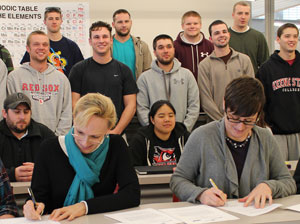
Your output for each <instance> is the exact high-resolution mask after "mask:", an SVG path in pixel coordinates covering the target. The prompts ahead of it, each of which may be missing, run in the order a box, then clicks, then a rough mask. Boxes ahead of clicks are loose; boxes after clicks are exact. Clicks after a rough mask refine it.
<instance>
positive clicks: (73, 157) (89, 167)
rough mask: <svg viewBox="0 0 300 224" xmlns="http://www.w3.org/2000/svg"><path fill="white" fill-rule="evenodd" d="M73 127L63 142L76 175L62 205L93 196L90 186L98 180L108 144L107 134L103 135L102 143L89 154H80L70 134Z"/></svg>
mask: <svg viewBox="0 0 300 224" xmlns="http://www.w3.org/2000/svg"><path fill="white" fill-rule="evenodd" d="M72 133H73V128H71V130H70V131H69V133H68V134H67V135H66V136H65V144H66V148H67V152H68V156H69V162H70V164H71V165H72V167H73V168H74V170H75V172H76V175H75V177H74V179H73V182H72V184H71V186H70V188H69V192H68V194H67V196H66V198H65V202H64V206H68V205H73V204H75V203H78V202H81V201H84V200H87V199H90V198H93V197H94V192H93V190H92V186H93V185H94V184H95V183H98V182H100V179H99V175H100V171H101V168H102V166H103V163H104V161H105V158H106V154H107V151H108V145H109V136H108V137H105V139H104V141H103V142H102V144H101V145H100V146H99V147H98V148H97V149H96V150H95V151H94V152H92V153H90V154H86V155H85V154H82V153H81V152H80V149H79V148H78V146H77V145H76V144H75V141H74V138H73V136H72Z"/></svg>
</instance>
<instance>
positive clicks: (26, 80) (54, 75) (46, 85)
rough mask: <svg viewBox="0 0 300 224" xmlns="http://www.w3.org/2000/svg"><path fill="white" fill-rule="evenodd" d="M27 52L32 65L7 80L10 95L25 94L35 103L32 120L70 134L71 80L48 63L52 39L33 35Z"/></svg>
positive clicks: (37, 33) (25, 64)
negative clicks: (50, 40)
mask: <svg viewBox="0 0 300 224" xmlns="http://www.w3.org/2000/svg"><path fill="white" fill-rule="evenodd" d="M26 45H27V46H26V49H27V52H28V54H29V55H30V62H27V63H24V64H23V65H21V67H20V68H19V69H17V70H14V71H12V72H11V73H10V74H9V76H8V78H7V90H8V93H9V94H12V93H16V92H23V93H24V94H25V95H27V96H28V97H29V98H30V99H31V102H32V118H33V119H34V120H35V121H37V122H40V123H42V124H44V125H46V126H47V127H48V128H49V129H51V130H52V131H53V132H55V134H56V135H64V134H66V133H67V132H68V131H69V129H70V128H71V125H72V98H71V87H70V83H69V80H68V78H67V77H66V76H65V75H62V74H61V72H59V71H57V70H56V69H55V68H54V67H53V66H52V65H51V64H49V63H47V57H48V54H49V48H50V47H49V38H48V37H47V35H46V34H45V33H44V32H43V31H39V30H37V31H33V32H32V33H31V34H29V36H28V38H27V43H26Z"/></svg>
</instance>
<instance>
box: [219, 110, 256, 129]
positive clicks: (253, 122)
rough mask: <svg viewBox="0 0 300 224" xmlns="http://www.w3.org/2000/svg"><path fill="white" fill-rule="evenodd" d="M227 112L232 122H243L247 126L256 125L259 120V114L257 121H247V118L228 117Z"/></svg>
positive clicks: (228, 118)
mask: <svg viewBox="0 0 300 224" xmlns="http://www.w3.org/2000/svg"><path fill="white" fill-rule="evenodd" d="M225 113H226V118H227V120H228V121H229V122H231V123H234V124H238V123H243V124H244V125H247V126H254V125H256V124H257V122H258V121H259V116H257V119H256V121H247V120H244V121H242V120H240V119H235V118H232V117H228V113H227V111H226V112H225Z"/></svg>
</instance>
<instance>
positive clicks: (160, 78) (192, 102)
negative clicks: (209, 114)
mask: <svg viewBox="0 0 300 224" xmlns="http://www.w3.org/2000/svg"><path fill="white" fill-rule="evenodd" d="M137 86H138V89H139V92H138V94H137V116H138V119H139V121H140V123H141V124H142V125H143V126H146V125H148V123H149V121H148V113H149V110H150V108H151V106H152V104H153V103H155V102H156V101H158V100H168V96H167V95H168V94H169V95H170V102H171V103H172V104H173V106H174V107H175V110H176V121H178V122H182V123H184V125H185V126H186V128H187V129H188V131H191V130H192V128H193V126H194V124H195V123H196V121H197V119H198V116H199V110H200V102H199V89H198V86H197V82H196V80H195V78H194V76H193V74H192V73H191V72H190V71H189V70H188V69H186V68H182V67H181V63H180V62H179V61H178V60H177V59H176V58H174V65H173V68H172V70H171V71H170V72H167V73H165V72H164V71H163V70H162V69H161V68H160V67H158V65H157V62H156V60H153V61H152V64H151V69H150V70H147V71H145V72H143V73H142V74H141V76H140V78H139V79H138V80H137Z"/></svg>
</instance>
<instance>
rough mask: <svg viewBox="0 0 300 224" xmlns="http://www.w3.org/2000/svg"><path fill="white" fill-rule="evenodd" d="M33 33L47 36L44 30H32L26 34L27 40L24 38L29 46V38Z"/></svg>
mask: <svg viewBox="0 0 300 224" xmlns="http://www.w3.org/2000/svg"><path fill="white" fill-rule="evenodd" d="M33 35H43V36H46V37H47V38H48V36H47V34H46V33H45V32H44V31H41V30H35V31H32V32H31V33H30V34H29V35H28V37H27V40H26V46H30V39H31V37H32V36H33ZM48 39H49V38H48ZM49 43H50V41H49Z"/></svg>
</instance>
